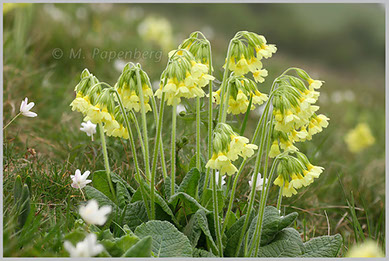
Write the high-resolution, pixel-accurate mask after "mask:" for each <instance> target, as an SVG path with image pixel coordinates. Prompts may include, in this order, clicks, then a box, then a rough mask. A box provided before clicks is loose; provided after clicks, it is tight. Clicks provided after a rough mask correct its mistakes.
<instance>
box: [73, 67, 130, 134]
mask: <svg viewBox="0 0 389 261" xmlns="http://www.w3.org/2000/svg"><path fill="white" fill-rule="evenodd" d="M75 91H76V98H75V99H74V100H73V101H72V103H71V104H70V106H72V110H73V111H74V110H76V111H79V112H81V113H82V114H83V115H84V116H85V117H84V121H86V122H88V121H90V122H91V123H92V124H100V123H101V124H103V128H104V132H106V133H107V134H108V136H115V137H121V138H124V139H128V133H127V129H125V128H124V127H123V125H120V123H119V122H118V119H117V118H118V117H121V116H120V115H119V114H118V113H117V111H118V110H117V105H115V98H116V97H115V96H114V93H113V92H112V90H111V89H110V88H102V85H101V84H100V83H99V80H98V79H97V78H96V77H95V76H94V75H93V74H91V73H90V72H89V71H88V70H87V69H85V70H84V71H83V72H82V73H81V80H80V82H79V83H78V84H77V86H76V88H75ZM112 133H116V134H117V135H113V134H112Z"/></svg>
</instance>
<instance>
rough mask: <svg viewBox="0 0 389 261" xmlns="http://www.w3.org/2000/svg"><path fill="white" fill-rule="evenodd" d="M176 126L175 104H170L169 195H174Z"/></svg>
mask: <svg viewBox="0 0 389 261" xmlns="http://www.w3.org/2000/svg"><path fill="white" fill-rule="evenodd" d="M176 128H177V104H174V105H173V106H172V141H171V143H172V147H171V158H172V159H171V172H172V173H171V181H170V183H171V190H170V195H171V196H173V195H174V190H175V180H176Z"/></svg>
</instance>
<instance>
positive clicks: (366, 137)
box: [345, 123, 375, 153]
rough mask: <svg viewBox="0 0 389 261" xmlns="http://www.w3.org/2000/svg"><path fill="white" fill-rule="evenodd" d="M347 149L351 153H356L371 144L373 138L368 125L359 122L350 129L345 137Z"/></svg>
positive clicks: (373, 140) (373, 141)
mask: <svg viewBox="0 0 389 261" xmlns="http://www.w3.org/2000/svg"><path fill="white" fill-rule="evenodd" d="M345 141H346V144H347V147H348V149H349V150H350V151H351V152H353V153H358V152H360V151H362V150H363V149H365V148H367V147H369V146H371V145H373V144H374V143H375V138H374V136H373V135H372V134H371V130H370V128H369V125H367V124H366V123H359V124H358V125H357V126H356V127H355V129H352V130H350V131H349V132H348V133H347V134H346V137H345Z"/></svg>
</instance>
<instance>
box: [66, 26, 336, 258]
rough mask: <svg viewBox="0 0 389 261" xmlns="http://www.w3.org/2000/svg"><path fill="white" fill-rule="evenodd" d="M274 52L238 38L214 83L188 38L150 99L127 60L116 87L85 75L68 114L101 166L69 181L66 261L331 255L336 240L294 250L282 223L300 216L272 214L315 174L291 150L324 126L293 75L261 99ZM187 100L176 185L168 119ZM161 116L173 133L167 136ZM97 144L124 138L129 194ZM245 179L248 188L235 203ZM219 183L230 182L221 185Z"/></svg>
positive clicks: (141, 76)
mask: <svg viewBox="0 0 389 261" xmlns="http://www.w3.org/2000/svg"><path fill="white" fill-rule="evenodd" d="M276 51H277V48H276V46H275V45H273V44H268V43H267V41H266V39H265V37H264V36H262V35H258V34H256V33H252V32H247V31H240V32H238V33H237V34H236V35H235V36H234V37H233V38H232V39H231V41H230V43H229V46H228V51H227V55H226V60H225V64H224V66H223V67H224V73H223V78H222V79H220V81H216V78H215V76H214V75H213V66H214V65H213V62H212V51H211V44H210V42H209V41H208V40H207V39H206V37H205V36H204V35H203V34H202V33H201V32H194V33H192V34H191V35H190V36H189V38H188V39H185V40H184V41H183V42H182V43H181V44H180V45H179V46H178V48H177V49H176V50H173V51H171V52H170V53H169V59H168V63H167V66H166V68H165V70H164V71H163V72H162V74H161V78H160V84H159V88H158V89H157V90H156V91H155V92H153V89H152V85H151V83H150V79H149V77H148V75H147V73H146V72H145V71H144V70H143V69H142V67H141V65H140V64H133V63H128V64H127V65H126V66H125V67H124V69H123V71H122V74H121V75H120V76H119V78H118V80H117V82H116V83H115V84H114V85H111V84H108V83H105V82H102V81H100V80H98V78H97V77H96V76H94V75H93V74H91V73H90V72H89V71H88V70H87V69H85V70H84V71H83V72H82V73H81V80H80V82H79V83H78V84H77V86H76V87H75V92H76V98H75V99H74V101H73V102H72V103H71V107H72V110H74V111H78V112H80V113H82V114H83V115H84V117H85V118H84V121H85V122H87V123H84V124H83V128H82V130H83V131H85V132H86V133H87V134H88V135H89V136H92V137H93V134H94V133H96V127H97V128H98V131H99V134H100V141H101V146H102V152H103V155H104V163H105V170H95V171H94V172H93V173H92V175H91V176H92V179H91V180H88V177H89V175H90V173H89V172H85V173H84V174H83V175H81V172H80V171H79V170H77V171H76V173H75V175H74V176H72V181H73V184H72V186H73V187H74V188H76V189H79V190H81V193H82V194H83V196H84V192H85V196H84V199H85V202H80V205H81V207H80V216H81V217H82V219H80V220H78V221H77V223H76V225H75V228H74V229H73V231H71V232H70V233H69V234H68V235H65V239H66V241H65V243H64V247H65V249H66V250H67V252H68V253H69V254H70V255H71V256H72V257H76V256H106V257H109V256H112V257H117V256H123V257H145V256H153V257H174V256H176V257H214V256H218V257H282V256H287V257H335V256H337V254H338V251H339V249H340V246H341V241H342V240H341V236H340V235H334V236H322V237H317V238H313V239H311V240H309V241H308V242H303V241H302V239H301V237H300V235H299V232H298V231H297V230H295V229H294V228H292V227H290V225H291V224H292V223H294V221H295V220H296V218H297V213H295V212H293V213H288V214H285V215H284V216H281V215H280V207H281V202H282V198H283V197H291V196H293V195H296V194H297V193H298V190H299V189H300V188H302V187H305V186H309V185H310V184H311V183H313V182H314V180H315V179H317V178H319V176H320V175H321V173H322V172H323V170H324V169H323V168H322V167H319V166H316V165H314V164H313V163H312V162H310V160H309V155H305V154H304V153H302V152H300V151H299V150H298V148H297V146H296V145H297V144H298V143H299V142H305V141H309V140H311V139H312V137H313V136H314V135H315V134H316V133H319V132H321V131H322V130H323V129H324V128H326V127H327V126H328V121H329V118H327V117H326V116H325V115H323V114H319V113H318V110H319V106H317V105H316V101H317V100H318V97H319V89H320V87H321V85H322V84H323V82H322V81H319V80H314V79H312V78H311V77H310V76H309V74H308V73H307V72H305V71H304V70H302V69H300V68H294V67H292V68H288V69H286V70H285V71H284V72H283V73H282V74H281V75H280V76H278V77H276V78H275V79H274V80H273V82H272V84H271V87H270V92H269V93H268V94H265V93H264V92H263V89H264V88H263V87H262V86H263V85H264V84H263V83H264V81H265V77H266V76H267V75H268V72H267V70H266V69H264V68H263V63H262V62H263V61H264V60H265V59H268V58H271V57H272V55H273V54H274V53H275V52H276ZM216 82H220V85H219V86H217V87H216V86H215V85H217V84H216ZM215 87H216V88H215ZM184 102H185V103H189V104H194V106H193V107H194V108H195V112H194V116H195V123H196V125H195V126H196V129H195V130H194V131H195V133H196V142H195V144H193V150H192V151H193V154H194V155H193V157H192V159H191V161H190V162H187V163H186V164H187V165H189V172H187V174H186V175H185V176H183V177H180V180H181V181H180V182H178V179H177V175H176V174H177V173H178V172H179V171H180V172H182V170H180V168H181V167H180V166H181V165H180V164H177V150H178V148H177V144H178V137H177V118H178V119H180V118H179V117H180V115H181V116H183V115H184V114H185V113H179V115H177V108H178V107H180V106H181V107H182V105H183V103H184ZM258 106H260V107H261V109H262V113H261V114H260V116H258V117H257V120H256V128H255V131H254V133H251V134H249V133H246V132H245V130H246V126H247V122H248V120H249V118H250V112H251V111H252V110H254V109H255V108H256V107H258ZM167 113H171V128H170V127H169V128H168V129H165V130H164V129H163V128H164V127H165V128H166V123H165V124H163V123H164V118H166V114H167ZM241 114H243V115H241ZM205 115H206V116H205ZM204 116H205V117H204ZM234 117H243V121H242V124H240V126H234V124H232V123H231V121H229V120H230V119H233V118H234ZM204 123H205V124H204ZM202 128H206V129H207V135H206V136H204V135H203V136H201V133H202V132H201V129H202ZM150 130H154V133H151V131H150ZM170 132H171V139H170V140H163V138H162V137H163V136H162V133H170ZM106 136H109V137H112V138H121V139H125V140H128V144H129V145H130V149H131V152H132V159H131V162H130V163H131V164H132V166H133V168H134V171H135V173H136V175H135V182H134V184H136V186H134V185H130V184H129V183H127V182H126V181H124V179H122V178H121V177H120V176H119V175H117V174H115V173H113V172H111V170H110V166H109V159H108V153H107V145H106ZM136 137H137V139H136ZM138 144H139V145H140V148H141V149H140V153H139V151H137V149H136V148H137V145H138ZM167 146H169V148H168V149H167V148H166V147H167ZM167 151H168V152H169V153H166V152H167ZM139 154H140V155H141V157H139ZM250 159H255V160H254V164H252V163H253V162H251V165H250V162H249V160H250ZM245 170H246V171H245ZM247 170H249V171H247ZM244 173H246V174H245V175H249V178H250V182H249V184H250V186H249V189H250V192H249V196H248V198H247V200H245V202H243V203H242V201H240V203H239V207H237V205H236V201H235V199H236V198H238V197H240V196H241V195H237V192H238V191H237V186H238V184H239V182H241V179H242V177H243V174H244ZM247 173H248V174H247ZM225 176H228V177H231V178H229V179H228V180H229V181H228V182H227V183H226V182H225V180H224V178H225ZM88 183H90V184H88ZM272 185H275V186H278V187H279V189H278V200H277V202H268V200H267V199H268V195H269V192H270V188H271V186H272ZM87 199H88V200H89V201H87ZM272 205H274V206H275V207H274V206H272Z"/></svg>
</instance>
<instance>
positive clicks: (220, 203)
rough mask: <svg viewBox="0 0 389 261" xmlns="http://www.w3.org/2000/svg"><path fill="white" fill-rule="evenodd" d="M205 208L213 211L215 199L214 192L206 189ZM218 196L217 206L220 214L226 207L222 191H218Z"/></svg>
mask: <svg viewBox="0 0 389 261" xmlns="http://www.w3.org/2000/svg"><path fill="white" fill-rule="evenodd" d="M204 193H205V195H204V207H205V208H206V209H208V210H209V211H213V197H212V190H211V189H206V190H205V191H204ZM216 195H217V205H218V207H217V208H218V212H219V213H220V212H221V211H222V210H223V207H224V196H223V195H224V193H223V191H222V190H220V189H218V190H217V192H216Z"/></svg>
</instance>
